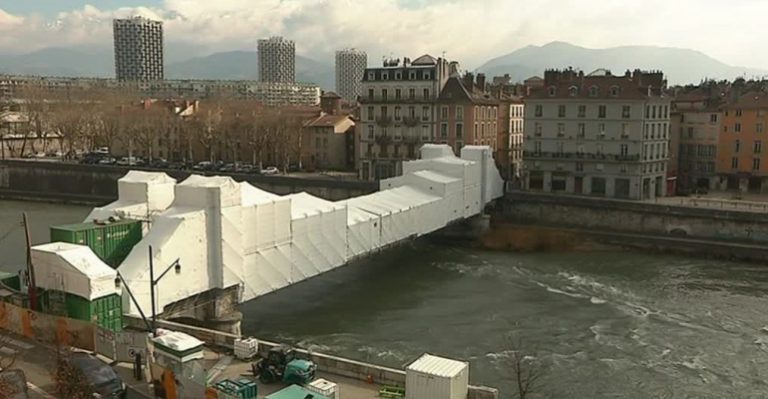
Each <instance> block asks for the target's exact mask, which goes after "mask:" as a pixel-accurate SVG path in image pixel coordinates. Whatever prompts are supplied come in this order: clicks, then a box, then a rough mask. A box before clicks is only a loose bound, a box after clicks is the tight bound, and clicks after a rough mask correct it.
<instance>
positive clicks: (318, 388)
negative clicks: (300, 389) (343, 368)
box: [304, 378, 339, 399]
mask: <svg viewBox="0 0 768 399" xmlns="http://www.w3.org/2000/svg"><path fill="white" fill-rule="evenodd" d="M304 388H307V390H308V391H311V392H314V393H317V394H320V395H323V396H325V397H326V398H328V399H339V386H338V385H337V384H336V383H335V382H331V381H328V380H325V379H322V378H318V379H316V380H314V381H312V382H310V383H309V384H307V386H305V387H304Z"/></svg>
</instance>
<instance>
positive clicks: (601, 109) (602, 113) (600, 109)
mask: <svg viewBox="0 0 768 399" xmlns="http://www.w3.org/2000/svg"><path fill="white" fill-rule="evenodd" d="M597 117H598V118H605V105H601V106H599V107H598V108H597Z"/></svg>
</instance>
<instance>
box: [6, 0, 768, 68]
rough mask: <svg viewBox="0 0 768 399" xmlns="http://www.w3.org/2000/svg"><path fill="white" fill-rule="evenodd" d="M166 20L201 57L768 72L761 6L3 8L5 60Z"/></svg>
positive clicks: (453, 2)
mask: <svg viewBox="0 0 768 399" xmlns="http://www.w3.org/2000/svg"><path fill="white" fill-rule="evenodd" d="M131 15H143V16H147V17H151V18H156V19H161V20H163V21H165V29H166V41H167V44H168V45H174V43H177V44H179V45H182V46H183V48H190V51H194V52H198V53H202V54H205V53H211V52H215V51H229V50H235V49H253V48H254V47H255V43H256V40H257V39H258V38H260V37H265V36H270V35H282V36H286V37H288V38H290V39H293V40H295V41H296V46H297V51H298V52H299V53H300V54H304V55H307V56H310V57H313V58H316V59H320V60H327V59H330V54H332V53H333V51H334V50H335V49H337V48H342V47H356V48H361V49H364V50H366V51H368V53H369V60H371V61H374V62H376V61H377V60H378V59H380V57H381V56H382V55H389V54H393V55H395V56H411V57H413V56H416V55H419V54H421V53H431V54H435V55H439V54H441V53H442V52H445V53H446V54H447V56H448V57H450V58H452V59H456V60H458V61H460V62H461V63H462V64H463V65H465V66H468V67H476V66H478V65H479V64H482V63H483V62H484V61H486V60H487V59H489V58H492V57H495V56H499V55H503V54H506V53H509V52H511V51H513V50H515V49H518V48H520V47H523V46H526V45H542V44H545V43H548V42H550V41H555V40H560V41H567V42H570V43H573V44H578V45H582V46H586V47H594V48H602V47H609V46H617V45H624V44H642V45H658V46H672V47H685V48H692V49H696V50H700V51H703V52H704V53H706V54H708V55H710V56H713V57H715V58H717V59H719V60H721V61H724V62H726V63H728V64H731V65H740V66H749V67H760V68H768V52H767V51H764V50H765V47H766V45H765V37H766V34H767V33H768V24H765V23H764V16H765V15H768V0H728V1H723V0H674V1H672V0H643V1H637V0H0V53H19V52H29V51H32V50H35V49H39V48H43V47H51V46H59V47H62V46H73V45H77V46H80V45H83V46H109V45H110V43H111V22H110V20H111V19H112V18H113V17H126V16H131Z"/></svg>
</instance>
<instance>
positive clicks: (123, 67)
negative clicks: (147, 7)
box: [112, 17, 164, 81]
mask: <svg viewBox="0 0 768 399" xmlns="http://www.w3.org/2000/svg"><path fill="white" fill-rule="evenodd" d="M112 32H113V36H114V40H115V77H116V78H117V80H120V81H159V80H163V78H164V74H163V23H162V22H160V21H152V20H149V19H146V18H142V17H134V18H129V19H115V20H114V21H112Z"/></svg>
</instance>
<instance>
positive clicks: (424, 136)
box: [421, 125, 430, 141]
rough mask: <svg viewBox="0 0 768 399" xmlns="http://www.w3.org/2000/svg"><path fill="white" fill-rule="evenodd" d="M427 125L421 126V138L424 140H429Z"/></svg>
mask: <svg viewBox="0 0 768 399" xmlns="http://www.w3.org/2000/svg"><path fill="white" fill-rule="evenodd" d="M429 136H430V134H429V125H422V126H421V139H422V140H424V141H426V140H429Z"/></svg>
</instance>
